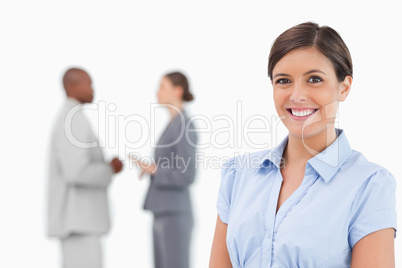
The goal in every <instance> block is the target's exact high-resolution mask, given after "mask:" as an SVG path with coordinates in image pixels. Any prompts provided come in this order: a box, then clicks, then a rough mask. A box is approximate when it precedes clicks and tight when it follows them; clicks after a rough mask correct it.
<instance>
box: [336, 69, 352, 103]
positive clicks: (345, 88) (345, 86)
mask: <svg viewBox="0 0 402 268" xmlns="http://www.w3.org/2000/svg"><path fill="white" fill-rule="evenodd" d="M352 82H353V78H352V77H351V76H350V75H347V76H345V79H344V80H343V82H341V85H340V92H339V101H344V100H346V98H347V96H348V95H349V92H350V89H351V87H352Z"/></svg>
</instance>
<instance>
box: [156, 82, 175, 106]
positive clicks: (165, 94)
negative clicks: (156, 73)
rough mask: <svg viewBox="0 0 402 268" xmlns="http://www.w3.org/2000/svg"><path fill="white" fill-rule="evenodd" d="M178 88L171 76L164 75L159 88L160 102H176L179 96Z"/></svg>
mask: <svg viewBox="0 0 402 268" xmlns="http://www.w3.org/2000/svg"><path fill="white" fill-rule="evenodd" d="M177 91H178V88H177V87H176V86H174V85H173V83H172V81H170V79H169V78H167V77H163V78H162V80H161V83H160V86H159V90H158V102H159V103H160V104H172V105H174V104H176V103H177V101H178V100H179V98H178V92H177Z"/></svg>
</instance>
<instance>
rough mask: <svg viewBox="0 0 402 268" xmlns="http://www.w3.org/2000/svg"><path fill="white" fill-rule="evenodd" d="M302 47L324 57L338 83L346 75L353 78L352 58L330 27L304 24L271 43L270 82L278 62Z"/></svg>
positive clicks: (291, 29)
mask: <svg viewBox="0 0 402 268" xmlns="http://www.w3.org/2000/svg"><path fill="white" fill-rule="evenodd" d="M303 47H315V48H317V49H318V50H319V51H320V52H321V53H322V54H323V55H324V56H326V57H327V58H328V59H329V60H330V61H331V62H332V64H333V66H334V69H335V73H336V77H337V79H338V81H339V82H342V81H343V80H344V79H345V77H346V76H348V75H350V76H353V65H352V57H351V56H350V52H349V49H348V47H347V46H346V44H345V43H344V42H343V40H342V38H341V37H340V35H339V34H338V33H337V32H336V31H335V30H334V29H332V28H331V27H328V26H322V27H320V26H319V25H318V24H316V23H313V22H305V23H301V24H299V25H296V26H294V27H292V28H290V29H288V30H286V31H285V32H283V33H282V34H281V35H280V36H278V38H276V40H275V42H274V43H273V45H272V48H271V52H270V54H269V59H268V77H269V78H270V79H271V81H272V71H273V69H274V67H275V65H276V64H277V63H278V61H279V60H280V59H281V58H282V57H283V56H285V55H286V54H287V53H288V52H290V51H292V50H294V49H298V48H303Z"/></svg>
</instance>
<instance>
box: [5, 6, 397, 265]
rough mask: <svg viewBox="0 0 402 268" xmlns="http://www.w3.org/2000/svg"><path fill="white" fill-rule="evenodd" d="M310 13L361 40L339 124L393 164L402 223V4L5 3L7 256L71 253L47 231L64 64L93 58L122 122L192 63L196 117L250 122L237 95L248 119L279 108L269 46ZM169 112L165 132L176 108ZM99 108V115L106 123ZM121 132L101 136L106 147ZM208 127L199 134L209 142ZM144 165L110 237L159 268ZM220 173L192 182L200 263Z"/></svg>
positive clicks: (44, 259) (121, 191) (355, 42)
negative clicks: (52, 142)
mask: <svg viewBox="0 0 402 268" xmlns="http://www.w3.org/2000/svg"><path fill="white" fill-rule="evenodd" d="M305 21H314V22H317V23H319V24H320V25H329V26H331V27H333V28H334V29H336V30H337V31H338V32H339V33H340V34H341V36H342V37H343V39H344V41H345V42H346V44H347V45H348V47H349V49H350V51H351V54H352V57H353V61H354V82H353V87H352V91H351V93H350V95H349V98H348V99H347V101H346V102H345V103H343V104H341V106H340V115H339V118H338V120H337V121H338V124H339V127H340V128H343V129H345V131H346V134H347V137H348V139H349V142H350V143H351V145H352V147H353V148H354V149H355V150H358V151H361V152H363V153H364V154H365V156H366V157H367V158H368V159H369V160H371V161H373V162H377V163H380V164H381V165H383V166H384V167H386V168H387V169H389V170H390V171H391V172H392V173H393V174H394V176H395V178H396V180H397V187H398V189H397V198H398V199H397V202H398V207H397V209H398V211H399V217H398V218H399V222H402V221H401V217H402V216H401V215H402V213H401V209H402V205H401V200H402V199H401V197H400V196H401V194H402V183H401V182H400V181H401V178H402V172H401V168H400V167H401V164H400V159H401V158H400V152H401V150H402V148H401V143H400V130H401V127H400V105H401V96H402V94H401V90H402V88H401V82H400V80H399V78H401V67H400V63H401V61H402V57H401V43H400V41H401V28H402V27H401V26H402V20H401V14H400V8H398V7H397V1H390V0H383V1H350V0H349V1H330V2H328V3H327V2H325V1H293V2H292V1H275V2H273V1H247V4H246V3H245V1H243V2H242V3H240V2H238V1H202V2H201V1H198V2H195V1H182V2H179V1H113V2H111V1H110V2H108V1H72V0H70V1H2V2H1V4H0V88H1V91H0V92H1V93H0V94H1V99H0V100H1V105H0V109H1V110H0V116H1V131H0V135H1V139H0V141H1V142H2V146H1V149H2V154H1V187H0V212H1V220H0V252H1V255H0V267H41V268H47V267H58V265H59V262H60V254H59V247H58V243H56V241H53V240H49V239H48V238H46V236H45V216H46V214H45V212H46V210H45V208H46V172H47V153H48V145H49V136H50V131H51V127H52V122H53V120H54V118H55V116H56V113H57V112H58V110H59V108H60V106H61V105H62V103H63V101H64V93H63V89H62V86H61V77H62V75H63V72H64V71H65V70H66V68H68V67H70V66H79V67H83V68H85V69H87V70H88V71H89V73H90V75H91V76H92V79H93V82H94V88H95V91H96V96H95V103H98V102H99V101H105V102H106V103H107V104H110V103H113V104H115V105H116V110H115V111H114V112H109V114H108V116H111V117H110V118H118V116H123V117H122V118H123V119H124V116H129V115H132V114H137V115H141V116H143V117H144V118H149V117H150V108H149V105H150V103H152V102H155V101H156V95H155V93H156V90H157V88H158V83H159V80H160V78H161V76H162V75H163V74H164V73H165V72H167V71H172V70H182V71H184V72H185V73H186V74H187V75H188V77H189V79H190V83H191V86H192V90H193V92H194V95H195V102H194V103H193V104H191V105H189V107H188V110H189V112H190V113H191V114H193V115H198V114H202V115H205V116H207V117H208V118H209V119H211V120H212V119H213V117H214V116H216V115H222V114H226V115H229V116H231V117H233V119H234V120H235V124H236V126H239V125H240V126H241V124H242V122H240V120H239V119H238V118H235V115H236V109H237V108H236V107H237V105H238V104H237V101H238V100H241V101H242V102H241V106H242V115H243V123H244V121H245V120H246V119H247V118H248V117H250V116H251V115H256V114H259V115H263V116H265V117H267V118H271V116H272V115H275V110H274V108H273V103H272V88H271V86H270V81H269V79H268V77H267V57H268V54H269V49H270V46H271V44H272V42H273V41H274V39H275V38H276V37H277V36H278V35H279V34H280V33H281V32H283V31H284V30H286V29H287V28H289V27H291V26H293V25H295V24H298V23H301V22H305ZM159 114H160V116H159V117H158V120H159V121H158V122H159V123H158V124H157V129H156V130H155V131H156V134H157V135H159V133H160V130H161V129H162V128H163V127H164V125H165V124H166V123H167V119H168V118H167V114H166V113H163V112H161V113H159ZM96 116H97V114H95V113H93V112H90V113H89V117H90V118H91V121H92V123H93V126H94V128H96V126H97V120H96V118H97V117H96ZM111 120H112V119H111ZM126 123H127V122H126ZM137 125H138V124H137ZM137 125H136V124H135V123H133V124H124V120H123V124H120V125H118V126H116V127H115V128H114V130H115V131H118V133H117V132H116V133H117V134H113V135H116V137H118V138H119V139H118V140H117V141H116V142H119V144H123V146H124V142H125V141H127V138H128V139H131V140H135V138H133V137H139V133H141V131H140V130H139V128H138V126H137ZM212 126H213V128H214V129H215V128H217V127H219V126H224V124H223V122H217V121H215V122H212ZM112 131H113V128H112ZM278 133H279V134H278V136H279V139H282V138H283V136H284V135H285V134H286V131H285V130H284V129H283V127H282V128H281V127H280V128H279V129H278ZM113 135H112V134H111V136H110V137H113ZM136 135H137V136H136ZM110 137H109V138H106V137H105V140H103V141H102V142H104V143H105V144H106V145H107V143H108V139H110ZM222 137H223V136H222ZM222 137H221V138H222ZM251 137H252V136H251ZM209 138H210V135H207V134H203V135H200V141H202V142H203V143H206V142H209ZM266 140H268V142H269V143H270V146H271V145H276V144H274V143H275V142H273V141H271V140H270V139H268V138H267V137H264V136H261V135H260V134H257V135H255V137H254V141H256V143H257V141H258V142H263V141H266ZM240 141H242V142H241V143H240V142H238V141H235V142H234V146H233V147H232V148H230V147H227V148H224V149H218V148H212V147H211V148H206V149H203V150H201V152H202V153H204V154H205V156H219V157H222V156H233V154H234V153H235V152H239V153H244V152H252V151H256V150H257V149H253V148H252V146H249V145H248V144H246V143H245V142H244V140H242V139H240ZM105 151H106V155H107V157H108V158H110V157H112V156H113V155H115V154H119V156H120V157H125V155H126V153H127V152H128V151H135V152H138V153H140V154H142V155H144V156H146V155H152V149H151V147H150V146H149V144H147V145H145V146H143V147H141V148H138V149H136V150H132V149H131V150H128V151H127V152H125V151H124V150H121V148H105ZM137 174H138V171H137V170H136V169H130V168H129V167H128V164H127V162H126V167H125V170H124V171H123V173H122V174H121V175H119V176H116V178H115V180H114V183H113V185H112V187H111V189H110V199H111V203H112V210H113V228H112V231H111V232H110V234H109V235H108V236H107V237H106V239H105V251H106V254H105V261H106V264H107V265H106V267H113V268H114V267H119V268H126V267H151V266H152V255H151V252H152V251H151V215H150V214H149V213H147V212H144V211H143V210H142V203H143V199H144V196H145V192H146V189H147V187H148V182H147V181H146V180H147V178H146V179H145V180H144V181H138V176H137ZM219 181H220V171H219V168H218V167H216V166H213V165H209V166H206V167H202V166H201V167H200V168H198V174H197V181H196V183H195V184H194V186H193V187H192V192H193V200H194V209H195V213H196V214H195V217H196V225H195V230H194V239H193V248H192V256H193V258H192V263H193V267H195V268H201V267H207V265H208V260H209V254H210V248H211V241H212V237H213V232H214V225H215V220H216V209H215V202H216V198H217V190H218V186H219ZM401 241H402V240H401V237H400V235H399V236H398V237H397V238H396V240H395V242H396V253H397V267H402V257H401V256H400V254H399V255H398V252H402V242H401Z"/></svg>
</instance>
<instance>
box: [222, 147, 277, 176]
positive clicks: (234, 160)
mask: <svg viewBox="0 0 402 268" xmlns="http://www.w3.org/2000/svg"><path fill="white" fill-rule="evenodd" d="M270 155H271V149H268V150H262V151H257V152H252V153H248V152H247V153H242V154H235V155H234V156H233V157H231V158H229V159H228V161H226V162H225V163H224V165H223V167H222V168H223V169H230V170H233V171H236V172H239V171H253V170H255V169H258V168H259V167H261V166H262V165H263V164H264V162H265V161H266V160H267V159H269V158H270Z"/></svg>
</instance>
